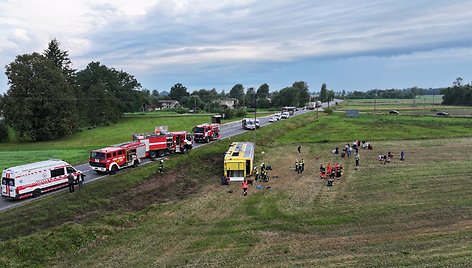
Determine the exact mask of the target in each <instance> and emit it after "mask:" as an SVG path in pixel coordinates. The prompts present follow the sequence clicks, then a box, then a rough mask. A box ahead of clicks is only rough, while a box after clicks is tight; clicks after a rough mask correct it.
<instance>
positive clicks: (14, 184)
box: [2, 159, 82, 199]
mask: <svg viewBox="0 0 472 268" xmlns="http://www.w3.org/2000/svg"><path fill="white" fill-rule="evenodd" d="M69 174H72V175H73V176H74V178H75V179H74V181H77V179H78V176H80V175H81V174H82V171H80V170H77V169H75V168H74V167H73V166H71V165H70V164H69V163H67V162H65V161H62V160H58V159H50V160H45V161H40V162H35V163H31V164H26V165H21V166H15V167H10V168H7V169H5V170H3V171H2V197H4V198H9V199H23V198H26V197H33V198H34V197H39V196H40V195H41V194H43V193H46V192H49V191H53V190H56V189H60V188H63V187H67V185H68V183H69V180H68V178H67V177H68V176H69Z"/></svg>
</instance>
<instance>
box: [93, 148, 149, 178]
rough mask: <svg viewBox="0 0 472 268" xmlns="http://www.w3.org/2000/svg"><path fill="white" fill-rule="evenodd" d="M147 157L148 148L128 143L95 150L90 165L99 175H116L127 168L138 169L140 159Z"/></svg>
mask: <svg viewBox="0 0 472 268" xmlns="http://www.w3.org/2000/svg"><path fill="white" fill-rule="evenodd" d="M144 157H146V146H145V145H144V143H141V142H126V143H122V144H117V145H113V146H110V147H106V148H102V149H99V150H93V151H92V152H91V153H90V159H89V164H90V167H91V168H92V170H95V171H96V172H98V173H101V172H106V173H110V174H114V173H116V172H117V171H118V170H120V169H123V168H127V167H130V166H132V167H137V166H138V165H139V163H140V161H141V160H140V159H141V158H144Z"/></svg>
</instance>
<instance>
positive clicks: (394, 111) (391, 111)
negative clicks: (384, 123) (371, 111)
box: [388, 110, 400, 114]
mask: <svg viewBox="0 0 472 268" xmlns="http://www.w3.org/2000/svg"><path fill="white" fill-rule="evenodd" d="M388 113H389V114H400V113H399V112H398V111H397V110H390V111H388Z"/></svg>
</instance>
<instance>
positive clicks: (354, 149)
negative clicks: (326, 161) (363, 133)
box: [333, 140, 373, 158]
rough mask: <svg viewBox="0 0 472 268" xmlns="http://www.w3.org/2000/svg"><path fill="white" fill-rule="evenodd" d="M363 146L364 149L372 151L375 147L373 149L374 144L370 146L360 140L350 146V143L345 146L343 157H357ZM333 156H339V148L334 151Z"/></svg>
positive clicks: (342, 152) (368, 143)
mask: <svg viewBox="0 0 472 268" xmlns="http://www.w3.org/2000/svg"><path fill="white" fill-rule="evenodd" d="M361 146H362V149H364V150H366V149H368V150H372V149H373V147H372V144H370V142H368V141H362V142H361V141H360V140H354V141H353V142H352V145H350V144H349V143H346V145H344V147H343V149H342V151H341V157H342V158H344V157H346V156H347V157H351V155H353V154H354V155H357V154H359V149H360V148H361ZM333 154H339V148H338V147H336V148H334V149H333Z"/></svg>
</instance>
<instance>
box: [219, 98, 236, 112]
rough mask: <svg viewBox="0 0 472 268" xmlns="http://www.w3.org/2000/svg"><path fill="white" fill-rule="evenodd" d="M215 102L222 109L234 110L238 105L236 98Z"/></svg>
mask: <svg viewBox="0 0 472 268" xmlns="http://www.w3.org/2000/svg"><path fill="white" fill-rule="evenodd" d="M215 102H216V103H218V105H219V106H220V107H223V108H228V109H234V107H235V106H236V104H237V103H238V100H237V99H234V98H229V99H224V100H216V101H215Z"/></svg>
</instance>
